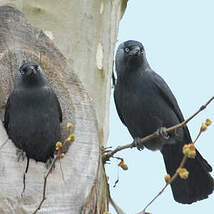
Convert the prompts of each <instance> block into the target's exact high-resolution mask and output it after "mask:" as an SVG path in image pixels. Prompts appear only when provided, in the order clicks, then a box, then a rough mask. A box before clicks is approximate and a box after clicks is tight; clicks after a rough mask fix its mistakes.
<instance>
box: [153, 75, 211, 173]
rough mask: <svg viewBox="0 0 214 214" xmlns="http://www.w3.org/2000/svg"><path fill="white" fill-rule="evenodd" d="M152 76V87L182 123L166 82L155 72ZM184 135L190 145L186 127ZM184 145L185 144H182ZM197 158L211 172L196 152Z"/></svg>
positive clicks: (206, 163)
mask: <svg viewBox="0 0 214 214" xmlns="http://www.w3.org/2000/svg"><path fill="white" fill-rule="evenodd" d="M151 72H152V75H153V78H152V79H153V82H154V85H155V86H156V87H157V88H158V91H159V92H160V94H161V96H162V98H163V99H165V101H166V102H167V104H168V105H170V106H171V108H172V109H173V111H174V112H175V114H176V115H177V117H178V119H179V121H180V122H183V121H184V117H183V114H182V112H181V110H180V108H179V106H178V103H177V101H176V99H175V96H174V95H173V93H172V91H171V90H170V88H169V86H168V85H167V84H166V82H165V81H164V80H163V79H162V78H161V77H160V76H159V75H158V74H157V73H155V72H153V71H151ZM183 129H184V133H185V135H186V137H187V139H188V141H189V143H191V141H192V140H191V136H190V133H189V130H188V128H187V126H184V127H183ZM183 143H184V144H185V142H183ZM196 152H197V156H196V158H197V159H198V160H199V161H200V162H201V163H202V164H203V166H205V167H206V169H207V170H208V171H210V172H211V171H212V167H211V166H210V165H209V163H208V162H207V161H206V160H205V159H204V158H203V157H202V155H201V154H200V153H199V152H198V151H197V150H196Z"/></svg>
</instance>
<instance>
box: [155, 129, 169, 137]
mask: <svg viewBox="0 0 214 214" xmlns="http://www.w3.org/2000/svg"><path fill="white" fill-rule="evenodd" d="M155 133H156V134H157V135H159V136H161V137H163V138H164V139H166V140H167V139H169V135H168V133H167V131H166V127H160V128H159V129H157V131H156V132H155Z"/></svg>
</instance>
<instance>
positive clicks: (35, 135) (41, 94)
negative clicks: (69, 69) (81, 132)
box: [4, 62, 62, 162]
mask: <svg viewBox="0 0 214 214" xmlns="http://www.w3.org/2000/svg"><path fill="white" fill-rule="evenodd" d="M60 122H62V111H61V107H60V104H59V101H58V98H57V96H56V94H55V92H54V91H53V89H51V88H50V87H49V86H48V80H47V78H46V76H45V74H44V72H43V71H42V69H41V67H40V66H39V65H38V64H36V63H33V62H30V63H25V64H23V65H22V66H21V67H20V68H19V72H18V73H17V74H16V76H15V80H14V90H13V92H12V93H11V94H10V96H9V98H8V101H7V105H6V109H5V116H4V126H5V128H6V130H7V133H8V136H9V138H10V139H11V140H12V141H13V143H14V144H15V145H16V147H17V148H18V149H19V150H21V151H23V152H25V154H26V156H27V158H28V159H29V158H32V159H34V160H36V161H41V162H47V161H48V160H49V159H51V158H53V156H54V152H55V148H56V142H57V141H58V140H60V137H61V135H60Z"/></svg>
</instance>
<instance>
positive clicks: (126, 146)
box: [103, 97, 214, 163]
mask: <svg viewBox="0 0 214 214" xmlns="http://www.w3.org/2000/svg"><path fill="white" fill-rule="evenodd" d="M213 100H214V97H212V98H210V99H209V100H208V101H207V102H206V103H205V104H204V105H202V106H201V107H200V108H199V110H198V111H197V112H195V113H194V114H193V115H192V116H191V117H189V118H188V119H186V120H184V121H183V122H181V123H179V124H177V125H174V126H172V127H169V128H167V129H166V132H167V133H169V132H171V131H174V130H175V129H177V128H181V127H183V126H185V125H186V124H187V123H188V122H189V121H190V120H192V119H193V118H194V117H195V116H196V115H198V114H199V113H200V112H201V111H203V110H204V109H205V108H206V107H207V106H208V105H209V104H210V103H211V102H212V101H213ZM156 137H159V135H158V134H157V133H156V132H154V133H153V134H150V135H148V136H146V137H144V138H141V139H140V145H142V146H143V144H144V143H145V142H147V141H149V140H151V139H153V138H156ZM140 145H139V146H140ZM133 147H136V145H135V144H134V143H130V144H126V145H124V146H118V147H117V148H116V149H115V150H113V151H111V152H107V153H106V154H105V155H103V162H104V163H105V162H106V161H108V160H109V159H110V158H111V157H113V155H114V154H115V153H117V152H119V151H121V150H124V149H128V148H133Z"/></svg>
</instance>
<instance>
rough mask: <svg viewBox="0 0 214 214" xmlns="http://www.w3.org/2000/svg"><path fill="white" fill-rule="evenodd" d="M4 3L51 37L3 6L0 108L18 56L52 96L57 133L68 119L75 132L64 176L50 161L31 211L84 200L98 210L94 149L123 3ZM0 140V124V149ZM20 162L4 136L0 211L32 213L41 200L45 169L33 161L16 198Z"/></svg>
mask: <svg viewBox="0 0 214 214" xmlns="http://www.w3.org/2000/svg"><path fill="white" fill-rule="evenodd" d="M5 3H9V4H10V5H12V6H16V7H17V8H18V9H20V10H22V11H23V12H24V13H25V15H26V16H27V17H28V18H29V20H30V21H31V23H32V24H33V25H34V26H37V27H39V28H40V29H43V30H45V31H48V32H49V34H50V32H51V35H52V36H53V38H54V39H53V42H52V41H51V40H49V39H48V38H47V37H46V36H45V35H44V34H43V33H42V32H41V31H40V30H39V29H36V28H34V27H32V26H31V25H30V23H29V22H28V21H26V20H25V18H24V17H23V15H22V14H20V13H19V12H17V11H14V10H12V9H11V11H9V12H8V13H7V16H6V15H5V14H3V13H2V11H5V10H1V11H0V12H1V14H0V71H1V76H0V108H1V110H3V107H4V105H5V102H6V99H7V97H8V95H9V93H10V92H11V90H12V87H13V75H14V72H17V69H18V67H19V65H20V64H21V63H22V60H34V61H37V62H39V63H40V64H41V66H42V67H43V68H44V70H45V72H46V74H47V76H48V79H49V83H50V86H51V87H52V88H54V90H55V91H56V93H57V95H58V97H59V100H60V103H61V106H62V109H63V121H64V122H63V124H62V127H63V130H62V133H63V136H64V137H65V127H66V123H67V122H72V123H73V124H74V133H75V136H76V141H75V142H74V143H73V144H72V146H71V147H70V149H69V151H68V153H67V154H66V155H65V158H64V159H62V160H61V164H62V168H63V173H64V178H65V180H64V181H63V180H62V175H61V172H60V169H59V163H57V164H56V168H55V170H54V172H53V173H52V174H51V175H50V176H49V178H48V187H47V199H46V201H45V203H44V205H43V207H42V209H41V210H40V211H39V212H38V213H72V214H75V213H80V212H81V210H82V207H83V206H84V205H85V206H84V211H85V213H103V212H104V211H105V210H107V209H108V204H107V201H108V200H107V199H106V196H107V195H108V193H107V190H106V186H105V182H106V181H105V174H104V171H103V167H102V163H101V161H100V158H99V154H100V152H99V147H100V145H104V144H106V141H107V136H108V115H109V112H108V109H109V94H110V88H111V86H110V79H111V71H112V66H113V54H114V47H115V41H116V37H117V31H118V25H119V20H120V18H121V16H122V14H123V12H124V10H125V6H126V1H122V0H115V1H105V0H100V1H86V0H85V1H84V0H74V1H68V0H67V1H66V0H62V1H53V0H46V1H43V0H37V1H36V0H31V1H28V0H23V1H22V0H19V1H15V0H14V1H7V0H4V1H0V4H5ZM8 14H9V15H8ZM26 32H27V33H26ZM54 44H55V45H56V47H57V48H59V49H60V51H61V52H62V54H63V55H62V54H61V53H60V51H59V50H58V49H57V48H55V47H54ZM80 79H81V80H82V81H83V83H84V84H82V83H81V81H80ZM83 85H84V86H83ZM87 91H89V94H90V96H91V97H92V98H93V100H91V99H90V98H89V96H88V93H87ZM91 101H92V102H91ZM94 109H95V111H94ZM1 113H3V111H1ZM6 139H7V135H6V133H5V130H4V128H3V127H2V125H0V148H1V145H2V144H3V143H4V142H5V140H6ZM25 165H26V163H25V162H17V161H16V154H15V146H14V145H13V143H12V142H11V141H10V140H8V141H7V143H6V144H5V145H4V146H3V147H2V148H1V150H0V189H1V192H0V213H1V214H4V213H16V214H17V213H18V214H19V213H20V214H22V213H32V212H33V210H34V209H36V207H37V205H38V204H39V202H40V200H41V198H42V191H43V177H44V175H45V173H46V169H45V167H44V164H42V163H35V162H34V161H32V160H31V161H30V167H29V171H28V174H27V177H26V185H27V186H26V191H25V194H24V197H23V198H21V197H20V194H21V191H22V187H23V184H22V176H23V172H24V169H25ZM86 198H87V200H86Z"/></svg>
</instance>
